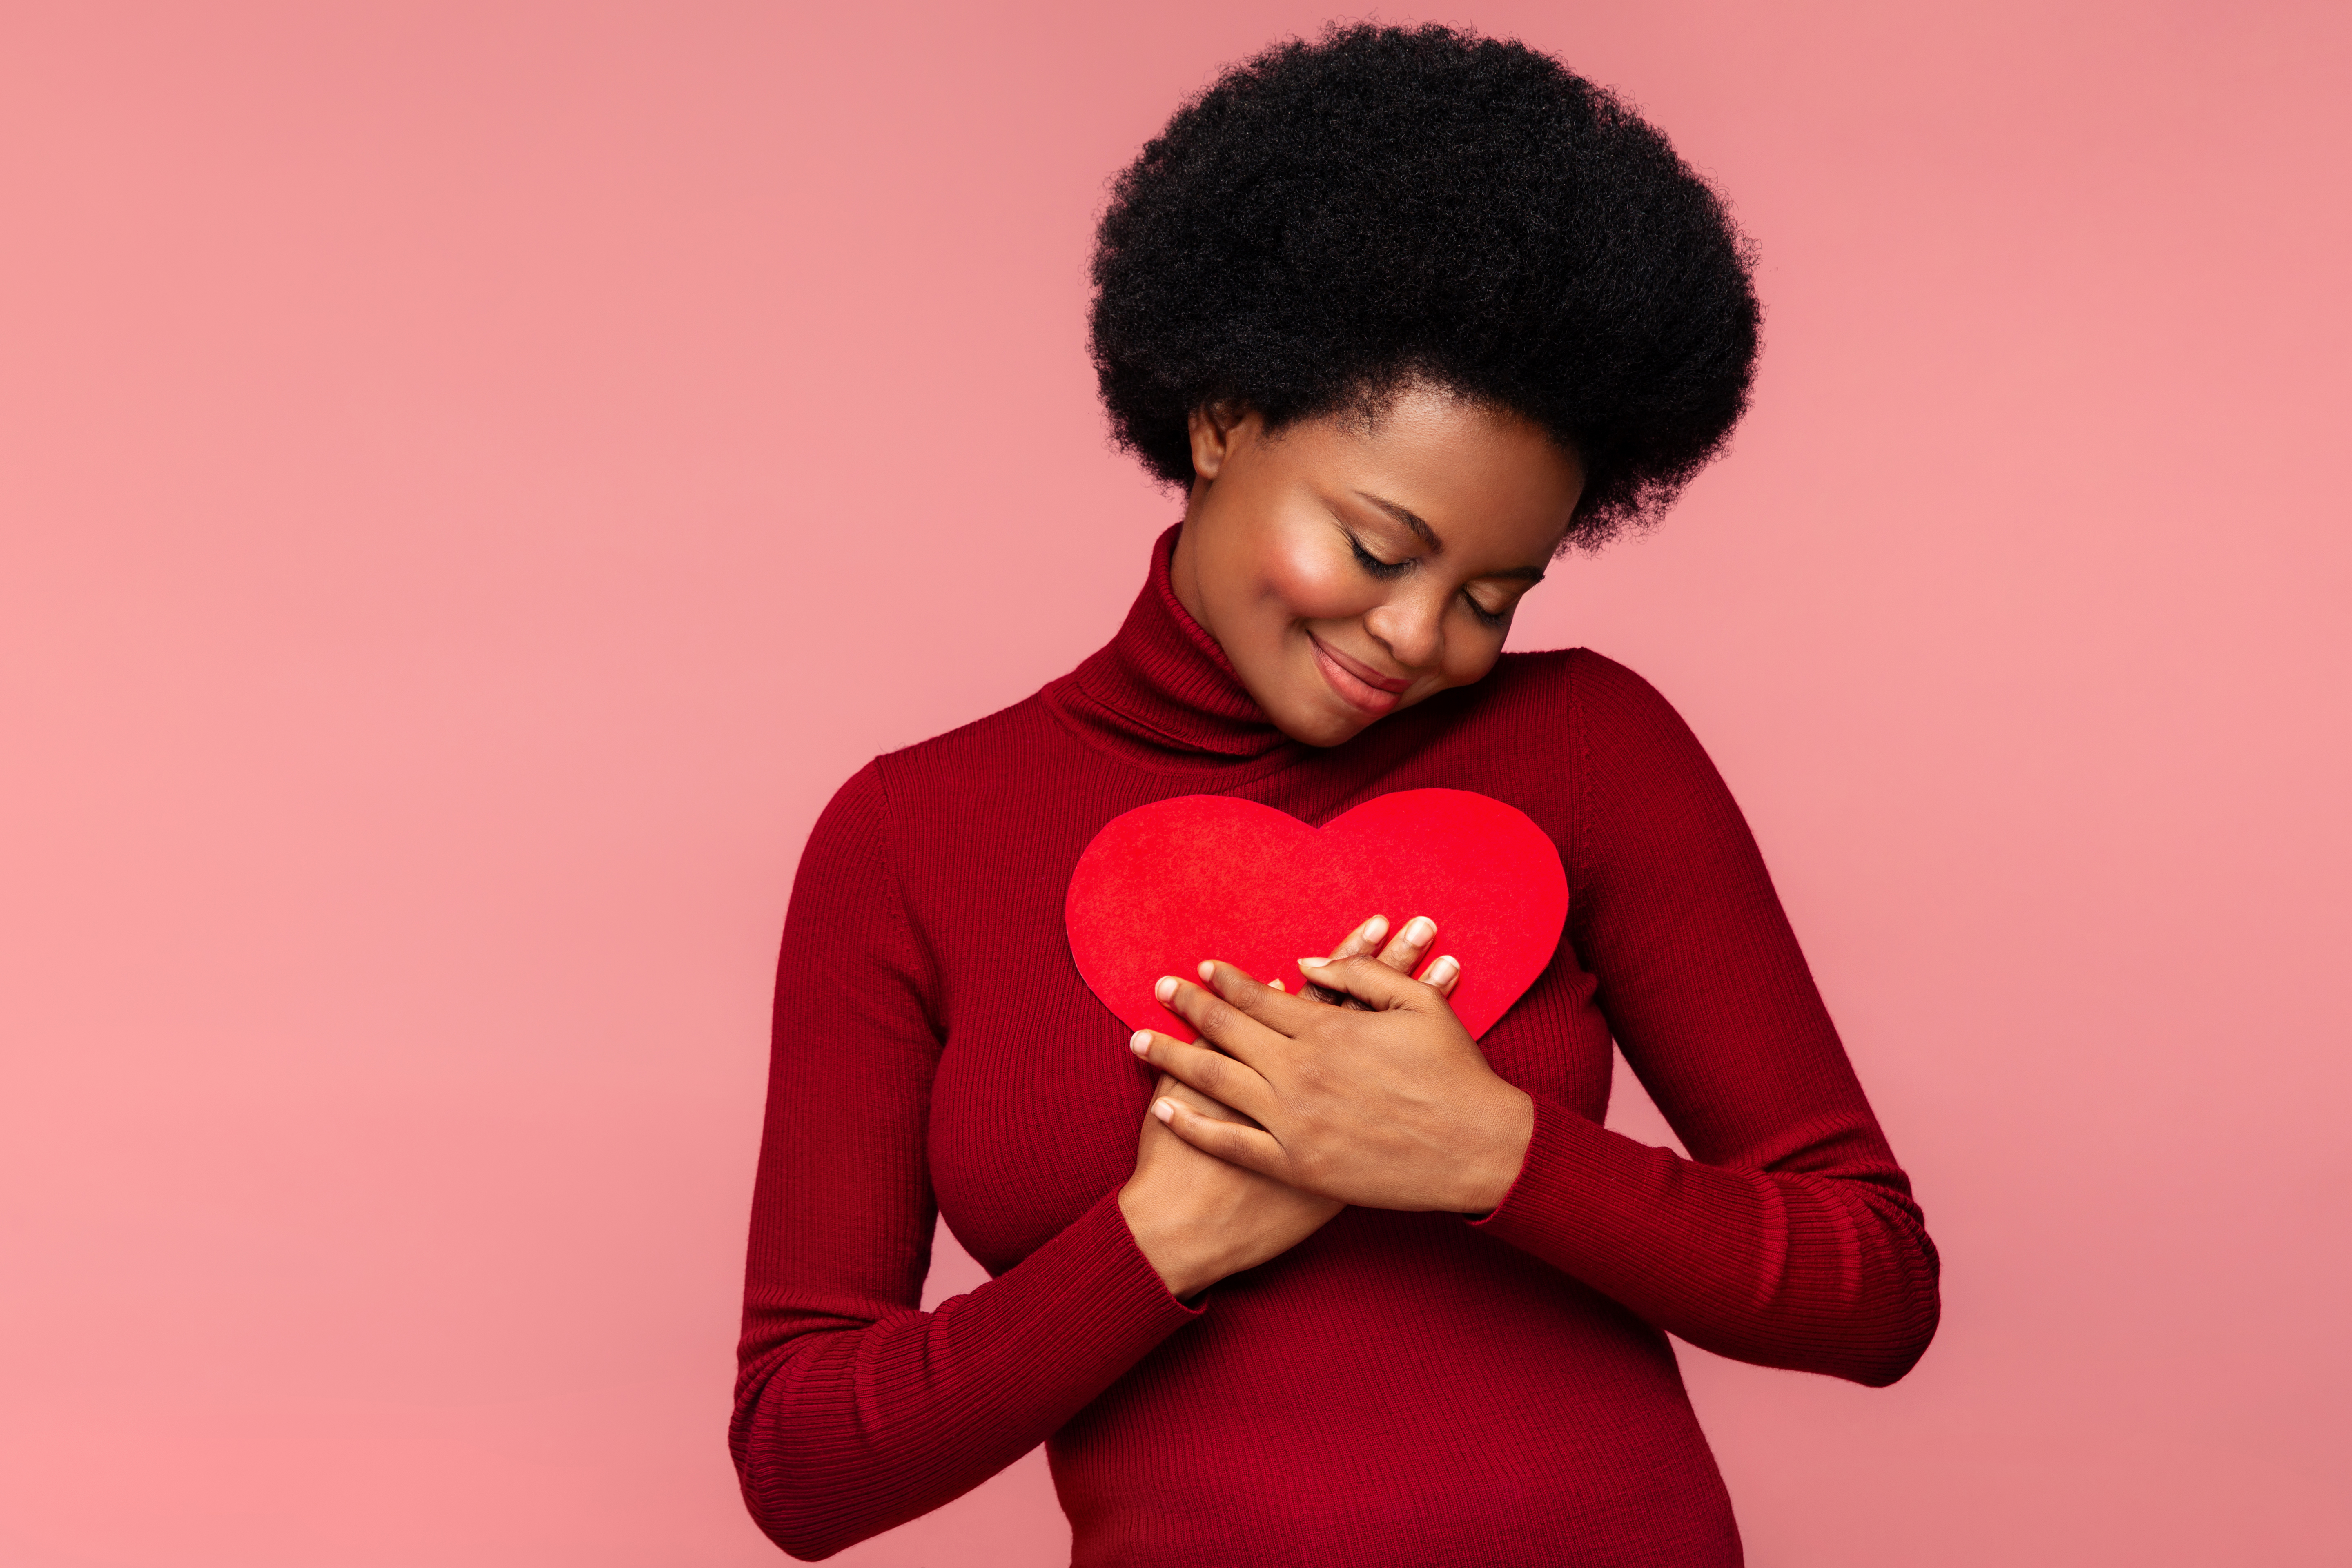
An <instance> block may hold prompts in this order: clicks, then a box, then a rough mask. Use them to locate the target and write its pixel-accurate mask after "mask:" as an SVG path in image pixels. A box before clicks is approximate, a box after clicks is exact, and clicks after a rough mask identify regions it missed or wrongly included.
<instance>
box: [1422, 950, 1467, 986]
mask: <svg viewBox="0 0 2352 1568" xmlns="http://www.w3.org/2000/svg"><path fill="white" fill-rule="evenodd" d="M1459 973H1462V965H1461V964H1460V963H1457V962H1456V961H1455V960H1454V955H1453V954H1452V953H1450V952H1449V953H1447V954H1446V955H1445V956H1444V958H1441V959H1439V960H1438V961H1437V962H1436V963H1433V964H1431V965H1430V966H1429V973H1426V974H1423V976H1422V977H1421V983H1422V984H1424V985H1443V984H1445V983H1446V982H1448V981H1450V980H1452V979H1453V978H1454V976H1455V975H1457V974H1459Z"/></svg>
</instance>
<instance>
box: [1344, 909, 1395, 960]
mask: <svg viewBox="0 0 2352 1568" xmlns="http://www.w3.org/2000/svg"><path fill="white" fill-rule="evenodd" d="M1388 934H1389V917H1388V916H1386V915H1374V916H1373V917H1372V918H1371V919H1370V920H1368V921H1365V922H1364V923H1363V924H1362V925H1360V926H1358V927H1357V928H1356V929H1355V930H1353V931H1349V933H1348V934H1347V935H1346V936H1343V937H1341V938H1340V939H1339V946H1337V947H1335V948H1333V949H1332V950H1331V953H1330V956H1331V957H1333V958H1360V957H1362V956H1363V955H1364V954H1365V953H1368V952H1374V951H1376V950H1378V948H1379V947H1380V945H1381V938H1382V937H1384V936H1386V935H1388Z"/></svg>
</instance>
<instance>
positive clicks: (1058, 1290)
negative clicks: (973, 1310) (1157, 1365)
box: [998, 1187, 1206, 1398]
mask: <svg viewBox="0 0 2352 1568" xmlns="http://www.w3.org/2000/svg"><path fill="white" fill-rule="evenodd" d="M1014 1275H1018V1276H1019V1277H1020V1278H1019V1281H1018V1283H1017V1285H1016V1284H1015V1281H1014V1279H1013V1276H1014ZM998 1285H999V1287H1000V1289H1001V1288H1002V1287H1003V1286H1006V1285H1013V1286H1014V1288H1015V1289H1016V1290H1017V1291H1018V1293H1019V1294H1020V1295H1021V1296H1022V1297H1023V1298H1024V1299H1025V1301H1026V1304H1027V1306H1028V1308H1029V1312H1028V1313H1026V1314H1024V1315H1031V1316H1034V1321H1033V1324H1032V1326H1033V1327H1034V1329H1036V1330H1037V1331H1039V1332H1040V1333H1042V1334H1043V1335H1045V1339H1046V1340H1047V1341H1048V1342H1051V1343H1053V1344H1055V1345H1056V1346H1057V1347H1058V1348H1059V1350H1060V1352H1061V1354H1062V1356H1064V1357H1066V1358H1068V1359H1070V1360H1072V1361H1076V1362H1081V1363H1085V1364H1084V1365H1083V1366H1070V1367H1067V1368H1066V1369H1065V1374H1066V1376H1068V1377H1069V1378H1070V1380H1071V1382H1072V1384H1074V1385H1075V1386H1079V1387H1087V1394H1086V1397H1087V1398H1092V1397H1093V1395H1094V1394H1095V1393H1097V1392H1099V1391H1100V1389H1101V1388H1102V1387H1104V1386H1107V1385H1108V1384H1109V1382H1110V1381H1111V1380H1112V1379H1114V1378H1116V1377H1118V1375H1119V1374H1120V1373H1124V1372H1125V1371H1126V1370H1127V1369H1128V1368H1129V1367H1130V1366H1132V1365H1133V1364H1134V1363H1137V1362H1138V1361H1140V1360H1141V1359H1142V1358H1143V1357H1144V1356H1145V1355H1146V1354H1148V1353H1149V1352H1150V1351H1151V1349H1152V1347H1154V1346H1155V1345H1157V1344H1159V1343H1160V1341H1162V1340H1164V1339H1166V1338H1167V1337H1168V1336H1169V1335H1170V1334H1171V1333H1174V1332H1175V1331H1177V1330H1178V1329H1180V1328H1182V1327H1183V1326H1184V1325H1185V1324H1186V1323H1189V1322H1191V1321H1192V1320H1193V1319H1195V1318H1198V1317H1200V1316H1201V1315H1202V1312H1203V1311H1204V1310H1206V1309H1204V1308H1201V1307H1188V1306H1186V1305H1185V1304H1184V1303H1183V1302H1181V1301H1180V1300H1177V1299H1176V1298H1175V1297H1173V1296H1171V1295H1170V1294H1169V1293H1168V1286H1167V1283H1166V1282H1165V1281H1164V1280H1162V1279H1160V1270H1158V1269H1157V1268H1153V1267H1152V1266H1151V1260H1150V1258H1146V1257H1144V1256H1143V1249H1142V1248H1141V1247H1138V1246H1136V1244H1135V1234H1134V1233H1133V1232H1132V1231H1130V1230H1129V1229H1128V1227H1127V1215H1126V1214H1125V1213H1124V1212H1122V1211H1121V1210H1120V1208H1119V1206H1118V1188H1116V1187H1114V1188H1112V1189H1111V1190H1110V1192H1108V1193H1107V1194H1104V1196H1103V1197H1102V1198H1101V1199H1100V1200H1099V1201H1097V1203H1096V1204H1095V1205H1094V1206H1093V1207H1092V1208H1090V1209H1088V1210H1087V1212H1086V1213H1085V1214H1083V1215H1080V1216H1078V1218H1077V1219H1076V1220H1075V1221H1074V1222H1072V1223H1071V1225H1070V1226H1068V1228H1066V1229H1065V1230H1064V1231H1063V1232H1062V1233H1061V1234H1060V1235H1059V1236H1056V1237H1054V1238H1053V1239H1052V1240H1050V1241H1048V1242H1046V1243H1045V1245H1044V1246H1043V1247H1039V1248H1038V1249H1037V1250H1036V1251H1034V1252H1033V1253H1031V1254H1030V1255H1029V1256H1028V1257H1027V1258H1024V1259H1022V1261H1021V1263H1020V1265H1019V1266H1018V1267H1017V1268H1013V1270H1011V1271H1009V1272H1008V1273H1007V1274H1006V1275H1005V1276H1004V1277H1003V1279H1000V1280H999V1281H998ZM1023 1337H1024V1338H1025V1337H1026V1336H1023ZM1088 1385H1091V1386H1090V1387H1089V1386H1088Z"/></svg>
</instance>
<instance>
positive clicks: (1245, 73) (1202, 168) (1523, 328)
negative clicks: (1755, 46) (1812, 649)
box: [1093, 26, 1759, 547]
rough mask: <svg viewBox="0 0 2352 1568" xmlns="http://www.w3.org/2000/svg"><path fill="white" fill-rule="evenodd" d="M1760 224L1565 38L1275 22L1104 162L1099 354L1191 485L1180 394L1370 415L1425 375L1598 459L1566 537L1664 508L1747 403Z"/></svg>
mask: <svg viewBox="0 0 2352 1568" xmlns="http://www.w3.org/2000/svg"><path fill="white" fill-rule="evenodd" d="M1751 266H1752V258H1751V254H1750V251H1749V248H1748V244H1747V242H1746V241H1745V240H1744V239H1743V238H1742V237H1740V235H1739V233H1738V230H1737V229H1736V228H1735V227H1734V226H1733V225H1732V222H1731V219H1730V216H1729V215H1728V214H1727V212H1726V211H1725V208H1724V205H1723V203H1722V202H1721V200H1719V199H1718V198H1717V195H1716V194H1715V192H1714V191H1712V190H1711V189H1709V188H1708V186H1707V184H1706V182H1705V181H1703V180H1701V179H1700V178H1699V177H1698V176H1697V175H1696V174H1694V173H1693V172H1692V171H1691V170H1690V169H1689V167H1688V166H1686V165H1685V163H1683V162H1682V160H1681V159H1679V158H1678V157H1676V156H1675V152H1674V149H1673V148H1672V147H1670V146H1668V145H1667V143H1666V139H1665V138H1664V136H1662V135H1661V134H1659V133H1658V132H1656V131H1655V130H1654V129H1653V128H1652V127H1651V126H1649V125H1648V124H1647V123H1645V122H1644V121H1642V120H1641V119H1640V118H1639V117H1638V116H1636V115H1635V114H1634V113H1633V110H1631V109H1629V108H1627V107H1626V106H1625V104H1623V103H1622V102H1621V101H1620V100H1617V99H1616V98H1614V97H1612V95H1611V94H1610V93H1609V92H1607V91H1606V90H1605V89H1601V88H1599V87H1596V86H1594V85H1593V84H1592V83H1591V82H1589V81H1586V80H1585V79H1583V78H1581V77H1579V76H1577V75H1575V74H1573V73H1572V72H1570V71H1569V70H1568V69H1567V68H1565V67H1563V66H1561V65H1560V64H1559V61H1557V60H1555V59H1553V58H1551V57H1549V55H1545V54H1541V53H1539V52H1538V51H1536V50H1534V49H1531V48H1528V47H1527V46H1525V45H1523V44H1519V43H1516V42H1503V41H1498V40H1495V39H1490V38H1483V37H1477V36H1475V35H1473V34H1468V33H1465V32H1460V31H1456V30H1454V29H1451V28H1447V27H1441V26H1423V27H1416V28H1411V29H1407V28H1401V27H1375V26H1350V27H1346V28H1334V29H1331V30H1328V31H1327V32H1326V33H1325V34H1324V35H1323V37H1321V38H1320V39H1319V40H1318V41H1317V42H1315V43H1307V42H1304V41H1300V40H1292V41H1290V42H1286V43H1283V44H1278V45H1276V46H1275V47H1272V48H1269V49H1267V50H1265V52H1264V53H1262V54H1259V55H1257V56H1256V57H1255V58H1252V59H1249V60H1247V61H1244V63H1243V64H1241V65H1239V66H1236V67H1234V68H1232V69H1230V70H1228V71H1226V72H1225V73H1224V74H1223V76H1222V77H1220V78H1219V79H1218V80H1217V81H1216V82H1215V83H1213V85H1212V86H1211V87H1209V88H1208V89H1207V90H1205V91H1203V92H1202V93H1201V94H1200V95H1199V96H1198V97H1196V98H1193V99H1192V100H1190V101H1188V102H1187V103H1185V104H1184V105H1183V107H1182V108H1181V109H1180V110H1177V112H1176V114H1175V116H1174V118H1172V119H1171V120H1170V121H1169V122H1168V127H1167V129H1166V130H1165V131H1163V132H1161V133H1160V135H1159V136H1158V137H1156V138H1154V139H1153V140H1152V141H1151V142H1149V143H1148V144H1146V146H1145V147H1144V149H1143V152H1142V153H1141V155H1140V156H1139V157H1138V158H1137V159H1136V161H1135V163H1133V164H1131V165H1130V166H1129V168H1127V169H1126V170H1125V171H1124V172H1123V173H1122V174H1120V175H1119V176H1118V181H1117V182H1116V184H1114V185H1113V187H1112V192H1111V199H1110V204H1109V206H1108V210H1107V211H1106V212H1105V213H1104V215H1103V219H1102V225H1101V227H1100V230H1099V232H1098V234H1097V246H1096V250H1095V257H1094V282H1095V300H1094V311H1093V351H1094V362H1095V368H1096V372H1097V377H1098V379H1099V384H1100V386H1101V389H1102V396H1103V402H1104V405H1105V406H1106V407H1107V408H1108V412H1109V415H1110V420H1111V425H1112V428H1113V432H1114V434H1115V435H1116V437H1117V438H1118V442H1119V444H1120V445H1122V446H1124V447H1128V448H1129V449H1130V450H1132V451H1133V452H1134V453H1135V454H1136V455H1137V456H1138V457H1139V458H1141V459H1142V461H1143V463H1144V464H1145V466H1146V467H1147V468H1150V470H1151V472H1152V473H1154V474H1155V475H1157V476H1158V477H1160V479H1164V480H1166V481H1168V482H1169V483H1171V484H1174V485H1185V484H1189V483H1190V482H1191V481H1192V447H1191V443H1190V437H1189V436H1188V433H1187V419H1188V417H1189V416H1190V415H1191V414H1192V411H1193V410H1194V409H1197V408H1201V407H1203V406H1206V405H1211V404H1216V403H1227V404H1231V405H1237V406H1241V407H1245V408H1249V409H1253V410H1255V411H1256V412H1257V414H1258V415H1259V416H1261V417H1262V418H1264V419H1265V422H1266V424H1267V426H1269V427H1271V428H1277V429H1278V428H1280V427H1281V426H1286V425H1288V424H1291V423H1293V422H1295V421H1297V420H1300V419H1306V418H1312V417H1315V416H1321V415H1328V414H1334V413H1339V412H1343V411H1347V410H1350V409H1353V410H1358V411H1360V412H1362V413H1365V414H1368V415H1377V413H1378V411H1379V409H1380V407H1381V404H1382V402H1383V400H1384V397H1385V395H1387V394H1389V393H1390V392H1392V391H1393V390H1394V389H1395V388H1396V387H1397V386H1399V385H1400V384H1402V383H1403V382H1405V381H1407V380H1411V379H1416V378H1420V379H1427V380H1430V381H1433V382H1435V383H1437V384H1441V385H1444V386H1446V387H1448V388H1450V389H1451V390H1453V391H1454V392H1455V393H1456V394H1458V395H1463V396H1465V397H1469V398H1472V399H1474V400H1475V401H1478V402H1482V403H1486V404H1488V405H1494V406H1496V407H1500V408H1505V409H1508V410H1510V411H1512V412H1514V413H1516V414H1517V415H1519V416H1522V417H1525V418H1527V419H1528V420H1530V421H1532V422H1534V423H1535V424H1537V425H1538V426H1541V427H1542V428H1543V429H1545V430H1546V431H1548V432H1549V434H1550V435H1551V437H1553V439H1555V440H1557V441H1559V443H1560V444H1561V445H1562V447H1565V448H1566V449H1567V450H1569V451H1570V452H1571V453H1573V454H1574V455H1575V456H1576V458H1578V460H1579V461H1580V463H1581V465H1582V466H1583V468H1584V470H1585V476H1586V479H1585V489H1584V492H1583V495H1582V498H1581V499H1580V500H1579V502H1578V505H1577V511H1576V517H1575V520H1574V521H1573V523H1572V525H1571V527H1570V531H1569V538H1568V540H1567V541H1565V542H1563V543H1564V545H1565V544H1566V543H1570V542H1573V543H1577V544H1581V545H1584V546H1587V547H1590V546H1593V545H1597V544H1599V543H1600V542H1602V541H1603V540H1606V539H1608V538H1609V537H1610V536H1612V534H1614V533H1615V532H1616V531H1618V530H1620V529H1621V528H1622V527H1624V526H1626V525H1627V524H1629V523H1630V524H1634V525H1637V526H1638V525H1642V524H1646V523H1649V522H1652V521H1655V519H1656V518H1657V516H1658V514H1659V513H1661V512H1662V511H1663V510H1664V509H1665V508H1666V507H1667V506H1668V505H1669V504H1671V503H1672V501H1673V500H1674V498H1675V495H1676V494H1677V493H1678V492H1679V491H1680V489H1681V488H1682V487H1683V485H1684V484H1685V482H1686V481H1687V480H1688V479H1690V477H1691V476H1692V475H1693V474H1695V473H1696V472H1697V471H1698V469H1699V468H1702V467H1703V466H1704V465H1705V464H1706V462H1707V460H1708V459H1709V458H1712V457H1714V456H1715V455H1716V453H1717V452H1718V451H1719V450H1721V448H1722V447H1723V445H1724V443H1725V441H1726V439H1727V437H1729V435H1730V432H1731V427H1732V426H1733V425H1734V424H1735V423H1736V422H1737V421H1738V418H1739V416H1740V414H1741V413H1742V411H1743V410H1744V409H1745V408H1746V407H1747V404H1748V384H1749V382H1750V380H1751V378H1752V377H1753V374H1754V370H1755V363H1756V353H1757V347H1758V333H1759V311H1758V307H1757V302H1756V294H1755V289H1754V286H1753V283H1752V280H1751V279H1750V276H1749V274H1750V268H1751Z"/></svg>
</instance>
